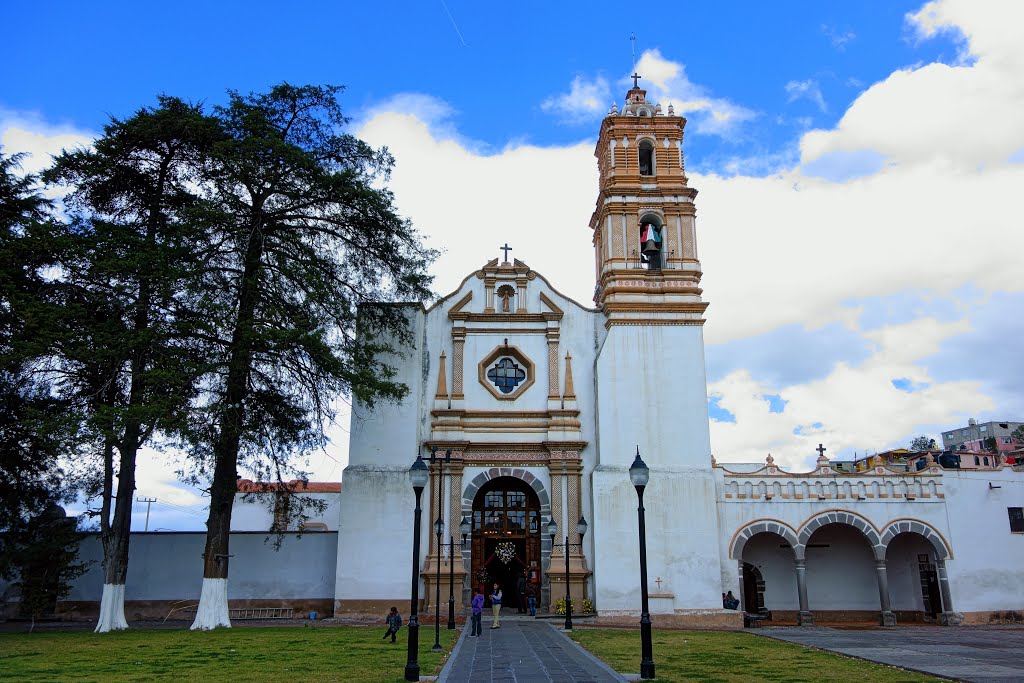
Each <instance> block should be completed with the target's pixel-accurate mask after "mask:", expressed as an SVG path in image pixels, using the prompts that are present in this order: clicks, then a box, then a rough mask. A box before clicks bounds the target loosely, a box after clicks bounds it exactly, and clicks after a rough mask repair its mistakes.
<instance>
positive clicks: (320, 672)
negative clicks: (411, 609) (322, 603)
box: [0, 625, 458, 683]
mask: <svg viewBox="0 0 1024 683" xmlns="http://www.w3.org/2000/svg"><path fill="white" fill-rule="evenodd" d="M384 628H385V627H384V626H380V627H356V626H330V627H328V626H319V627H315V628H309V627H307V628H303V627H274V628H255V627H254V628H233V629H218V630H216V631H209V632H204V633H197V632H193V631H189V630H187V629H181V630H162V629H161V630H128V631H120V632H116V633H108V634H104V635H96V634H94V633H91V632H81V631H75V632H53V631H42V632H36V633H31V634H29V633H0V681H57V680H59V681H104V682H105V681H155V680H172V679H173V680H185V681H191V682H193V683H199V682H200V681H203V682H205V681H231V682H232V683H241V681H282V680H301V681H304V682H305V681H346V682H350V681H360V682H366V683H378V682H381V683H383V682H388V683H391V682H392V681H401V680H403V672H404V671H405V660H406V653H407V648H408V641H407V640H406V637H407V636H408V634H409V630H408V629H407V628H405V627H402V630H401V631H399V635H398V643H397V644H395V645H392V644H391V642H390V640H389V641H386V642H385V641H383V640H381V636H382V635H383V634H384ZM457 633H458V631H448V630H447V629H445V628H443V627H442V629H441V644H442V645H443V646H444V648H445V650H444V653H442V654H434V653H433V652H431V651H430V647H431V646H432V645H433V644H434V628H433V625H431V626H430V627H427V626H423V627H421V628H420V656H419V661H420V673H421V674H422V675H430V674H434V673H437V672H438V671H439V670H440V668H441V664H442V659H441V657H442V656H444V655H446V654H447V653H448V652H449V651H450V650H451V647H452V645H453V644H454V641H455V635H456V634H457Z"/></svg>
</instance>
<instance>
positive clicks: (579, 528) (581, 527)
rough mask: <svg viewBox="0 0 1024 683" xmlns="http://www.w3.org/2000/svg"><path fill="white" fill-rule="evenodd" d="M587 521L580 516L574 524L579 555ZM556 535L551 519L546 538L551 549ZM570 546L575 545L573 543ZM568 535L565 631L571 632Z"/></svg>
mask: <svg viewBox="0 0 1024 683" xmlns="http://www.w3.org/2000/svg"><path fill="white" fill-rule="evenodd" d="M587 528H588V525H587V520H586V519H584V517H583V516H582V515H580V521H579V522H577V523H576V533H578V534H579V535H580V542H579V546H580V555H582V554H583V536H584V535H585V534H586V533H587ZM557 534H558V522H556V521H555V518H554V517H552V518H551V520H550V521H549V522H548V536H550V537H551V548H552V549H554V547H555V536H556V535H557ZM572 545H577V544H576V543H573V544H572ZM569 546H570V543H569V535H568V534H566V536H565V626H564V628H565V630H566V631H571V630H572V595H570V593H569Z"/></svg>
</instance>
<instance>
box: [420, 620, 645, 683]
mask: <svg viewBox="0 0 1024 683" xmlns="http://www.w3.org/2000/svg"><path fill="white" fill-rule="evenodd" d="M489 626H490V615H488V614H485V615H484V634H483V635H482V636H480V637H479V638H472V637H470V636H469V628H468V625H467V628H466V629H465V630H463V631H462V635H461V636H460V637H459V640H458V642H457V643H456V645H455V649H454V650H453V651H452V655H451V657H450V658H449V660H448V664H446V665H445V667H444V669H443V670H442V671H441V675H440V676H439V677H438V683H466V682H467V681H472V682H473V683H477V682H478V681H479V682H485V681H492V682H493V683H499V682H500V683H613V682H615V683H623V682H624V681H626V680H627V679H626V678H624V677H622V676H620V675H619V674H617V673H615V672H614V671H612V670H611V668H609V667H608V665H607V664H605V663H604V662H602V661H601V660H599V659H597V658H596V657H594V656H593V655H592V654H590V653H589V652H587V651H586V650H584V649H583V648H582V647H580V646H579V645H577V644H576V643H575V642H573V641H572V640H570V639H569V638H568V637H567V636H565V634H563V633H562V632H560V631H559V630H558V629H556V628H555V627H554V626H553V625H551V624H549V623H548V622H547V621H546V620H541V619H533V618H530V617H520V616H517V615H510V616H505V615H502V617H501V628H497V629H492V628H489Z"/></svg>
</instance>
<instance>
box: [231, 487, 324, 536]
mask: <svg viewBox="0 0 1024 683" xmlns="http://www.w3.org/2000/svg"><path fill="white" fill-rule="evenodd" d="M295 497H296V498H308V499H311V500H322V501H323V502H324V503H326V504H327V507H326V508H324V511H323V512H322V513H315V512H314V511H312V510H309V509H307V511H306V514H307V515H309V519H307V520H306V522H307V523H314V522H319V523H322V524H326V525H327V529H328V530H329V531H337V530H338V521H339V517H338V515H339V514H340V512H339V511H340V507H341V500H340V494H337V493H300V494H296V496H295ZM246 498H249V499H251V500H246ZM273 523H274V494H273V493H253V494H245V493H239V494H236V495H235V505H234V508H232V510H231V530H232V531H264V532H265V531H268V530H269V529H270V526H271V524H273Z"/></svg>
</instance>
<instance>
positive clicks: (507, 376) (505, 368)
mask: <svg viewBox="0 0 1024 683" xmlns="http://www.w3.org/2000/svg"><path fill="white" fill-rule="evenodd" d="M487 379H489V380H491V383H493V384H494V386H496V387H498V391H500V392H501V393H503V394H511V393H512V392H513V391H515V388H516V387H517V386H519V383H520V382H522V381H524V380H525V379H526V370H524V369H523V368H521V367H520V366H519V364H518V363H516V362H515V361H514V360H513V359H511V358H508V357H505V358H502V359H501V360H499V361H498V362H497V363H495V364H494V367H492V368H491V369H490V370H488V371H487Z"/></svg>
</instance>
